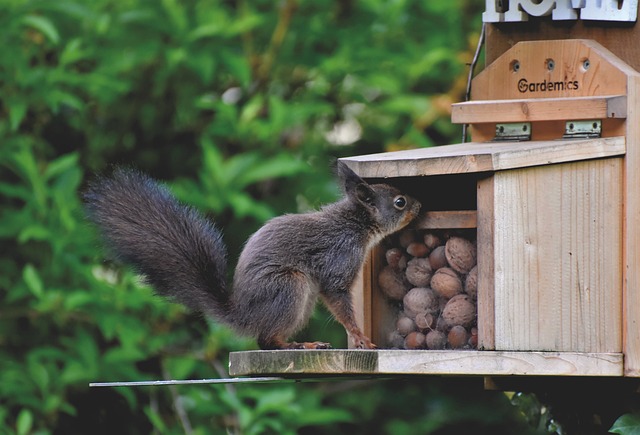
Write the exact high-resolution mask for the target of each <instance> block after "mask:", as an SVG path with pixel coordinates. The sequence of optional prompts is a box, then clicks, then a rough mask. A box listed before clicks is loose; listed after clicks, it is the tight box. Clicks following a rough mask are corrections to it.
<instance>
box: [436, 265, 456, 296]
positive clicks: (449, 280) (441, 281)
mask: <svg viewBox="0 0 640 435" xmlns="http://www.w3.org/2000/svg"><path fill="white" fill-rule="evenodd" d="M431 288H432V289H434V290H435V291H436V293H438V294H439V295H440V296H442V297H445V298H448V299H450V298H452V297H454V296H455V295H457V294H460V293H462V281H461V280H460V277H458V274H457V273H455V271H454V270H453V269H450V268H448V267H442V268H440V269H438V270H437V271H436V273H434V274H433V277H431Z"/></svg>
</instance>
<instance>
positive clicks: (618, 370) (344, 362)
mask: <svg viewBox="0 0 640 435" xmlns="http://www.w3.org/2000/svg"><path fill="white" fill-rule="evenodd" d="M229 358H230V359H229V374H230V375H231V376H265V375H278V376H281V375H282V376H301V375H333V376H336V375H416V374H417V375H468V374H470V373H473V374H474V375H486V376H511V375H522V376H526V375H553V376H622V373H623V362H622V359H623V358H622V354H621V353H582V352H496V351H471V350H461V351H451V350H443V351H436V350H424V351H420V350H274V351H248V352H233V353H231V354H230V356H229Z"/></svg>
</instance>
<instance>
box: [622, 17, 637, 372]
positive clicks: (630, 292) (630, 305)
mask: <svg viewBox="0 0 640 435" xmlns="http://www.w3.org/2000/svg"><path fill="white" fill-rule="evenodd" d="M636 27H637V26H636ZM627 86H628V88H629V98H630V101H629V117H630V118H629V119H633V120H634V121H633V122H628V123H627V138H628V140H629V143H631V144H633V145H634V146H633V147H631V149H630V150H629V151H630V152H629V154H628V155H627V156H625V174H626V175H625V192H624V197H625V210H624V214H625V216H624V238H623V252H624V256H623V264H624V266H625V267H624V273H625V277H626V279H625V280H624V283H623V286H624V353H625V374H626V375H627V376H636V377H640V195H639V193H638V189H639V187H640V148H639V146H640V123H639V122H638V119H639V117H640V75H638V74H637V73H636V74H635V75H632V76H630V77H629V80H628V85H627Z"/></svg>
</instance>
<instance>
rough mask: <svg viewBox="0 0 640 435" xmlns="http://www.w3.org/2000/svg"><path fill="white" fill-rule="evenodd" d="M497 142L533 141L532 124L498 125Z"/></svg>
mask: <svg viewBox="0 0 640 435" xmlns="http://www.w3.org/2000/svg"><path fill="white" fill-rule="evenodd" d="M494 140H497V141H523V140H531V123H530V122H514V123H509V124H496V137H495V138H494Z"/></svg>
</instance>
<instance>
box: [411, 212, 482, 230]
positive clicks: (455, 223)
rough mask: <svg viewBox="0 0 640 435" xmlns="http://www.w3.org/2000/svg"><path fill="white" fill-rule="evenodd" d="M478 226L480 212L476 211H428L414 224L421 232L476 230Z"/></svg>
mask: <svg viewBox="0 0 640 435" xmlns="http://www.w3.org/2000/svg"><path fill="white" fill-rule="evenodd" d="M477 225H478V212H476V211H475V210H455V211H428V212H426V213H422V214H421V215H420V216H419V217H418V218H417V219H416V220H415V221H414V222H413V224H412V226H413V227H415V228H416V229H419V230H437V229H450V228H457V229H459V228H476V226H477Z"/></svg>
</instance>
